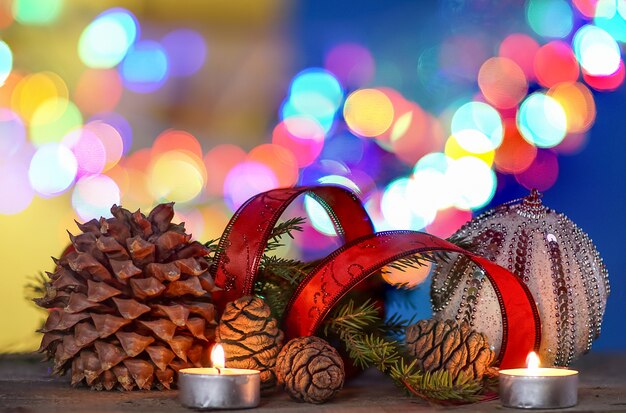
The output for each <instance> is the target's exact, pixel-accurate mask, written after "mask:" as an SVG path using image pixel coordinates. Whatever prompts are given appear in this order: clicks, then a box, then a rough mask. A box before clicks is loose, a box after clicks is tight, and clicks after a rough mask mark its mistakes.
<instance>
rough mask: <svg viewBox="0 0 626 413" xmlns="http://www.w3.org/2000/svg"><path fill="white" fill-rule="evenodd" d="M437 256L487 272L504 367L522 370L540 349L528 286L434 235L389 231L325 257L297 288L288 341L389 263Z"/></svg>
mask: <svg viewBox="0 0 626 413" xmlns="http://www.w3.org/2000/svg"><path fill="white" fill-rule="evenodd" d="M436 251H446V252H456V253H460V254H464V255H465V256H467V257H468V258H469V259H470V260H472V261H473V262H474V263H475V264H476V265H478V266H479V267H481V268H482V269H483V270H484V271H485V275H486V276H487V278H488V279H489V281H490V282H491V284H492V285H493V288H494V290H495V292H496V296H497V297H498V302H499V304H500V310H501V313H502V327H503V331H502V346H501V348H500V353H499V355H498V360H499V363H500V367H502V368H509V367H519V366H523V365H524V364H525V360H526V356H527V355H528V353H529V352H530V351H532V350H533V349H538V347H539V342H540V338H541V331H540V321H539V313H538V312H537V307H536V306H535V304H534V300H533V299H532V295H531V293H530V291H529V290H528V288H527V287H526V285H525V284H524V283H523V282H522V281H521V280H520V279H519V278H518V277H516V276H515V275H513V274H511V273H510V272H509V271H507V270H506V269H504V268H502V267H500V266H499V265H496V264H494V263H493V262H491V261H489V260H487V259H486V258H483V257H480V256H478V255H475V254H472V253H470V252H468V251H466V250H464V249H462V248H459V247H457V246H456V245H454V244H452V243H450V242H448V241H445V240H442V239H440V238H437V237H435V236H432V235H429V234H425V233H422V232H417V231H388V232H379V233H376V234H373V235H368V236H365V237H363V238H361V239H358V240H355V241H353V242H350V243H348V244H346V245H344V246H343V247H341V248H339V249H337V250H336V251H335V252H333V253H332V254H330V255H329V256H328V257H326V258H325V259H324V260H322V262H321V263H320V264H318V266H317V267H316V268H315V269H313V270H312V271H311V272H310V273H309V275H307V277H306V278H305V279H304V281H303V282H302V283H301V284H300V285H299V286H298V288H297V289H296V292H295V293H294V295H293V297H292V298H291V300H290V303H289V305H288V306H287V310H286V311H285V314H286V317H285V335H286V337H287V338H288V339H291V338H294V337H299V336H306V335H311V334H314V333H315V331H316V330H317V329H318V327H319V326H320V325H321V323H322V322H323V321H324V318H325V317H326V316H327V315H328V313H329V312H330V311H331V310H332V309H333V308H334V307H335V305H336V304H337V303H338V302H339V300H341V298H342V297H343V296H344V295H345V294H347V293H348V292H349V291H350V290H351V289H352V288H353V287H354V286H356V285H357V284H358V283H360V282H362V281H363V280H365V279H367V277H369V276H370V275H372V274H375V273H377V272H378V271H379V270H380V269H381V268H382V267H384V266H385V265H387V264H390V263H391V262H393V261H395V260H398V259H400V258H403V257H407V256H410V255H413V254H419V253H429V252H436Z"/></svg>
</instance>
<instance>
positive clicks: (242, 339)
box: [216, 296, 284, 390]
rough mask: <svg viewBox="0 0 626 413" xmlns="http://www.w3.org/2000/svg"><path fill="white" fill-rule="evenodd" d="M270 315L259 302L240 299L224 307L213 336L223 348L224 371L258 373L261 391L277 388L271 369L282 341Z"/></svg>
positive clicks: (267, 308)
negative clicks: (244, 370) (259, 373)
mask: <svg viewBox="0 0 626 413" xmlns="http://www.w3.org/2000/svg"><path fill="white" fill-rule="evenodd" d="M270 314H271V310H270V308H269V306H268V305H267V304H265V301H263V300H262V299H260V298H258V297H250V296H247V297H241V298H239V299H237V300H235V301H233V302H230V303H228V304H227V305H226V308H225V309H224V312H223V313H222V318H221V319H220V323H219V325H218V327H217V334H216V338H217V341H218V342H219V343H221V344H222V346H223V347H224V353H225V354H226V367H234V368H244V369H254V370H259V371H260V372H261V387H262V389H263V390H266V389H270V388H273V387H274V386H275V385H276V375H275V373H274V369H275V366H276V357H277V355H278V352H279V351H280V349H281V347H282V345H283V337H284V336H283V332H282V331H281V330H280V329H279V328H278V322H277V321H276V319H275V318H272V317H271V316H270Z"/></svg>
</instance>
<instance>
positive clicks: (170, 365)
mask: <svg viewBox="0 0 626 413" xmlns="http://www.w3.org/2000/svg"><path fill="white" fill-rule="evenodd" d="M111 212H112V214H113V218H109V219H105V218H100V220H99V221H97V220H95V219H94V220H91V221H89V222H87V223H84V224H78V227H79V228H80V230H81V231H82V233H81V234H79V235H77V236H73V235H71V234H70V239H71V241H72V245H73V249H74V251H72V252H70V253H68V254H66V255H64V256H63V257H62V258H61V259H59V260H55V262H56V264H57V268H56V270H55V272H54V273H52V274H50V273H48V277H49V278H50V281H49V282H47V283H46V285H45V287H46V294H45V295H44V296H43V297H42V298H38V299H35V302H36V303H37V304H38V305H39V306H41V307H45V308H49V309H51V310H50V312H49V315H48V319H47V320H46V323H45V325H44V327H43V329H42V330H41V331H42V332H43V333H44V335H43V339H42V341H41V347H40V349H39V351H41V352H46V354H47V356H48V358H53V359H54V373H57V374H63V373H65V371H66V370H68V369H69V368H71V370H72V380H71V382H72V385H78V384H79V383H82V382H86V383H87V385H89V386H91V387H92V388H94V389H97V390H101V389H103V388H104V389H107V390H111V389H113V388H119V389H124V390H132V389H134V388H139V389H151V388H153V387H157V388H163V387H164V388H170V386H171V384H172V383H173V381H174V375H175V371H177V370H178V369H180V368H184V367H190V366H198V367H199V366H202V365H203V364H204V363H203V361H205V360H203V358H206V354H207V352H208V348H209V341H210V340H211V339H212V338H213V337H214V331H215V324H216V323H215V313H214V308H213V304H211V292H212V291H214V290H215V284H214V283H213V279H212V277H211V275H210V274H209V272H208V268H209V264H208V262H207V261H206V259H205V258H204V257H205V256H206V255H207V254H208V250H207V248H206V247H205V246H203V245H202V244H200V243H198V242H196V241H193V242H191V241H190V238H191V236H190V235H188V234H186V233H185V228H184V226H183V224H178V225H175V224H172V223H171V220H172V218H173V216H174V209H173V204H162V205H158V206H157V207H155V208H154V209H153V210H152V212H150V214H149V215H148V217H147V218H146V216H144V215H143V214H142V213H141V212H140V211H137V212H134V213H131V212H130V211H128V210H126V209H123V208H121V207H118V206H113V208H111Z"/></svg>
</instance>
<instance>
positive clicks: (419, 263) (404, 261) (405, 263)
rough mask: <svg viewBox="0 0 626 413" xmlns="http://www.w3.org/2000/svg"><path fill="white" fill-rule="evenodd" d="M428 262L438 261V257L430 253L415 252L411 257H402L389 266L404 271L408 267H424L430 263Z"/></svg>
mask: <svg viewBox="0 0 626 413" xmlns="http://www.w3.org/2000/svg"><path fill="white" fill-rule="evenodd" d="M427 262H431V263H435V262H437V261H436V257H435V256H433V254H430V253H421V254H415V255H411V256H409V257H404V258H400V259H398V260H396V261H394V262H392V263H391V264H389V265H387V266H388V267H389V268H393V269H395V270H398V271H403V272H404V271H406V270H408V269H418V268H421V267H424V266H426V265H428V264H427Z"/></svg>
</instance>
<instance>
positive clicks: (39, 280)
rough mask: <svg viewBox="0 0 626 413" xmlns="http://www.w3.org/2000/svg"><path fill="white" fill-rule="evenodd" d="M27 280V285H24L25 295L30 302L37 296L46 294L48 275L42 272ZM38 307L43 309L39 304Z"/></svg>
mask: <svg viewBox="0 0 626 413" xmlns="http://www.w3.org/2000/svg"><path fill="white" fill-rule="evenodd" d="M27 281H28V282H27V283H26V285H24V296H25V297H26V299H27V300H28V301H29V302H30V303H32V302H33V300H34V299H35V298H39V297H42V296H44V295H45V294H46V291H47V288H46V285H49V284H48V277H46V276H45V275H44V274H43V273H42V272H39V273H37V275H33V276H30V277H28V278H27ZM37 308H38V309H41V307H39V306H37Z"/></svg>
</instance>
